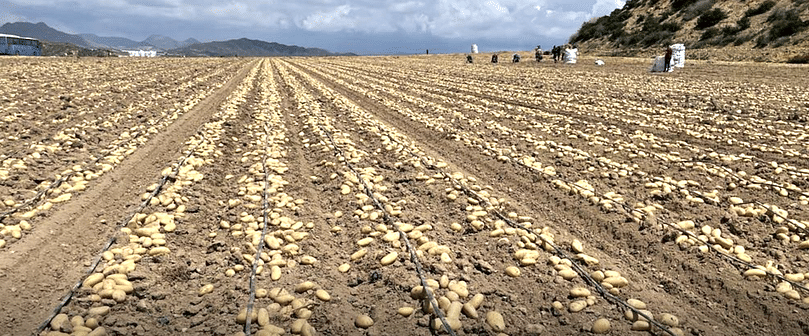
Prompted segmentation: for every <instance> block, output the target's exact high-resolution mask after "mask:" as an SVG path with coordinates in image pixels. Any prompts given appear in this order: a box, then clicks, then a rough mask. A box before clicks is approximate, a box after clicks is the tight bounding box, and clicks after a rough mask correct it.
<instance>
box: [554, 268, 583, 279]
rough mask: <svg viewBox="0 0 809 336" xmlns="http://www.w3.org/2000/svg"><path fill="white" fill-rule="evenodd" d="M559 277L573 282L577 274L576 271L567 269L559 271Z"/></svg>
mask: <svg viewBox="0 0 809 336" xmlns="http://www.w3.org/2000/svg"><path fill="white" fill-rule="evenodd" d="M559 276H561V277H562V278H563V279H565V280H573V279H574V278H576V277H577V276H579V274H578V273H576V271H574V270H572V269H569V268H567V269H563V270H561V271H559Z"/></svg>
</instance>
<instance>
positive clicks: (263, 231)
mask: <svg viewBox="0 0 809 336" xmlns="http://www.w3.org/2000/svg"><path fill="white" fill-rule="evenodd" d="M269 133H270V132H269V124H268V123H267V124H265V125H264V146H265V147H267V146H269V142H268V137H269ZM268 152H269V151H268V150H266V149H265V150H264V159H263V161H262V163H261V165H262V170H263V171H264V191H263V193H262V201H261V203H262V208H263V210H262V217H263V221H264V227H263V228H262V229H261V240H260V242H259V244H258V249H256V257H255V258H254V259H253V269H252V271H251V272H250V298H249V299H248V301H247V315H246V316H247V318H246V320H245V324H244V334H245V335H250V323H251V322H252V320H253V319H252V315H251V313H252V312H253V304H254V303H255V300H256V270H257V269H258V261H259V260H261V250H262V249H264V237H265V236H266V235H267V228H268V227H269V226H270V225H269V222H268V221H267V209H268V208H269V202H268V200H267V198H268V197H267V196H268V193H267V190H268V187H269V185H270V174H269V172H268V171H267V158H268V155H267V154H268Z"/></svg>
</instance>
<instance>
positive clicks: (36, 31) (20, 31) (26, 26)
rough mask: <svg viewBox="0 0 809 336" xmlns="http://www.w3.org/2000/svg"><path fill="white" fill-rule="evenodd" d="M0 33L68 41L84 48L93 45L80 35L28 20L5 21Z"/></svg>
mask: <svg viewBox="0 0 809 336" xmlns="http://www.w3.org/2000/svg"><path fill="white" fill-rule="evenodd" d="M0 33H3V34H11V35H18V36H26V37H33V38H36V39H39V40H45V41H50V42H59V43H70V44H74V45H77V46H79V47H85V48H90V47H93V46H92V45H91V44H90V43H88V42H87V40H85V39H84V38H82V37H81V36H79V35H73V34H68V33H65V32H61V31H58V30H56V29H53V28H51V27H49V26H48V25H47V24H45V23H44V22H40V23H36V24H34V23H28V22H14V23H6V24H4V25H3V26H2V27H0Z"/></svg>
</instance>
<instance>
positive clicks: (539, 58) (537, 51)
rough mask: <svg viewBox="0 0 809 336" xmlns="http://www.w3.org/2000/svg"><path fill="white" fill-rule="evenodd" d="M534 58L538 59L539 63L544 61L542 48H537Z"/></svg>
mask: <svg viewBox="0 0 809 336" xmlns="http://www.w3.org/2000/svg"><path fill="white" fill-rule="evenodd" d="M534 58H536V60H537V62H539V61H542V46H537V50H536V51H534Z"/></svg>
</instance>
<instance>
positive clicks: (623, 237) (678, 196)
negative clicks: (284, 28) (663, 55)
mask: <svg viewBox="0 0 809 336" xmlns="http://www.w3.org/2000/svg"><path fill="white" fill-rule="evenodd" d="M484 56H485V55H481V56H479V57H477V58H478V59H477V60H476V61H477V63H474V64H464V62H465V58H464V57H463V55H433V56H408V57H404V56H403V57H393V56H389V57H351V58H343V57H333V58H267V59H249V58H199V59H168V58H167V59H94V58H81V59H73V58H70V59H59V58H26V57H21V58H20V57H15V58H2V59H0V64H2V66H3V68H4V70H5V71H3V73H2V74H0V336H4V335H48V336H57V335H91V336H98V335H144V336H146V335H181V334H182V335H217V336H225V335H227V336H230V335H263V336H267V335H379V336H382V335H425V336H426V335H491V336H494V335H581V334H610V335H649V334H651V335H723V336H724V335H727V336H730V335H803V334H809V320H807V318H806V317H807V316H809V315H808V314H809V128H808V127H809V76H807V75H809V68H807V67H805V66H788V65H773V64H770V65H766V64H755V63H708V62H691V61H688V63H687V64H686V67H685V68H683V69H677V71H676V72H674V73H667V74H651V73H648V72H647V69H648V67H649V65H650V62H651V61H650V60H647V59H622V58H607V59H605V61H606V63H607V65H606V66H603V67H598V66H596V65H594V64H593V62H592V61H593V59H589V58H584V59H580V64H578V65H563V64H554V63H553V62H548V61H547V60H546V61H544V62H543V63H536V62H532V61H525V62H522V63H517V64H512V63H501V64H498V65H492V64H489V63H488V62H482V61H481V60H483V59H488V58H486V57H484ZM524 59H528V57H524Z"/></svg>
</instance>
